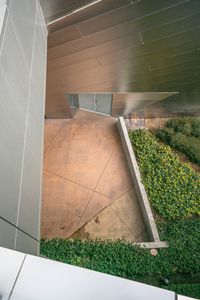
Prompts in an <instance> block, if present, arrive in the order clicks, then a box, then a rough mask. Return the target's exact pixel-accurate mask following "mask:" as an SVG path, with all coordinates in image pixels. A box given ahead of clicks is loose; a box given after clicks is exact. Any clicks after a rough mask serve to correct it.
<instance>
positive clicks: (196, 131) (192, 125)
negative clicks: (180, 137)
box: [166, 117, 200, 138]
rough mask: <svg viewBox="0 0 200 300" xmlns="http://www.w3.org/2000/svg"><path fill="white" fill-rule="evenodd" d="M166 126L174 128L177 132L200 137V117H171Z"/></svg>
mask: <svg viewBox="0 0 200 300" xmlns="http://www.w3.org/2000/svg"><path fill="white" fill-rule="evenodd" d="M166 127H168V128H173V129H174V131H175V132H181V133H183V134H185V135H187V136H194V137H197V138H198V137H200V118H190V117H185V118H179V119H171V120H169V121H168V122H167V124H166Z"/></svg>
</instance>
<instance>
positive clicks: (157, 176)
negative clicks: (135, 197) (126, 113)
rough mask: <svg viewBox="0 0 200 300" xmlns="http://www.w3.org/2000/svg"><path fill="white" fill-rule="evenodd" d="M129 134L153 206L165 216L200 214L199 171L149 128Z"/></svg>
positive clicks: (167, 217) (178, 216) (181, 217)
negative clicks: (164, 143)
mask: <svg viewBox="0 0 200 300" xmlns="http://www.w3.org/2000/svg"><path fill="white" fill-rule="evenodd" d="M129 137H130V140H131V142H132V144H133V147H134V150H135V153H136V156H137V160H138V164H139V168H140V171H141V174H142V180H143V183H144V186H145V189H146V191H147V194H148V198H149V201H150V203H151V205H152V207H153V208H154V209H155V210H156V211H157V212H158V213H159V214H161V215H162V216H163V217H164V218H165V219H167V220H175V219H184V218H189V217H191V216H195V215H200V175H199V174H198V173H197V172H195V171H194V170H193V169H192V168H191V167H190V166H189V165H188V164H186V163H183V162H182V161H180V159H179V157H178V155H176V154H174V152H173V151H172V150H171V148H170V147H168V146H165V145H163V144H161V143H159V141H158V140H157V139H156V138H155V136H154V135H153V134H151V133H150V132H149V131H148V130H144V129H139V130H135V131H130V132H129Z"/></svg>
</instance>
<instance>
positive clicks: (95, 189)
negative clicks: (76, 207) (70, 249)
mask: <svg viewBox="0 0 200 300" xmlns="http://www.w3.org/2000/svg"><path fill="white" fill-rule="evenodd" d="M114 152H115V150H113V151H112V153H111V155H110V156H109V158H108V161H107V163H106V165H105V167H104V169H103V172H102V174H101V176H100V178H99V180H98V181H97V184H96V186H95V189H94V191H93V193H92V195H91V197H90V199H89V201H88V203H87V205H86V206H85V209H84V211H83V214H82V216H81V218H80V221H79V223H78V225H77V228H76V231H77V230H78V228H79V226H80V224H81V221H82V218H83V216H84V214H85V212H86V209H87V208H88V206H89V204H90V202H91V200H92V197H93V196H94V193H95V192H96V188H97V186H98V184H99V182H100V180H101V178H102V176H103V174H104V172H105V169H106V168H107V166H108V163H109V161H110V159H111V157H112V155H113V153H114ZM92 218H93V217H92ZM92 218H91V219H92Z"/></svg>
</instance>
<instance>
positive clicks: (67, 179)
mask: <svg viewBox="0 0 200 300" xmlns="http://www.w3.org/2000/svg"><path fill="white" fill-rule="evenodd" d="M43 171H44V172H46V173H49V174H51V175H54V176H56V177H59V178H61V179H63V180H65V181H69V182H71V183H74V184H76V185H79V186H81V187H83V188H85V189H87V190H89V191H91V192H94V193H97V194H99V195H101V196H104V197H107V198H109V199H111V200H114V199H113V198H111V197H109V196H107V195H105V194H103V193H100V192H97V191H95V190H93V189H91V188H89V187H87V186H85V185H82V184H80V183H78V182H76V181H73V180H71V179H69V178H65V177H63V176H61V175H58V174H56V173H54V172H51V171H48V170H46V169H43Z"/></svg>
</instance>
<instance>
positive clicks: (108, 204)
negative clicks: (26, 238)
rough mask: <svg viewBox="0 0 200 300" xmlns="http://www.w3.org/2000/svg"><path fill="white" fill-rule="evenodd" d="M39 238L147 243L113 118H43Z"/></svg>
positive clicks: (89, 115)
mask: <svg viewBox="0 0 200 300" xmlns="http://www.w3.org/2000/svg"><path fill="white" fill-rule="evenodd" d="M41 231H42V236H43V237H46V238H49V239H50V238H55V237H61V238H70V237H80V238H103V239H105V238H106V239H107V238H111V239H118V238H121V239H125V240H127V241H130V242H137V241H147V240H148V239H147V235H146V230H145V227H144V223H143V220H142V216H141V213H140V209H139V206H138V203H137V198H136V195H135V192H134V189H133V186H132V183H131V178H130V175H129V171H128V167H127V164H126V160H125V157H124V153H123V149H122V146H121V142H120V137H119V135H118V131H117V126H116V119H114V118H111V117H107V116H102V115H97V114H95V113H90V112H86V111H81V110H80V111H78V113H77V114H76V115H75V117H74V119H72V120H46V123H45V155H44V176H43V201H42V227H41Z"/></svg>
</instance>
